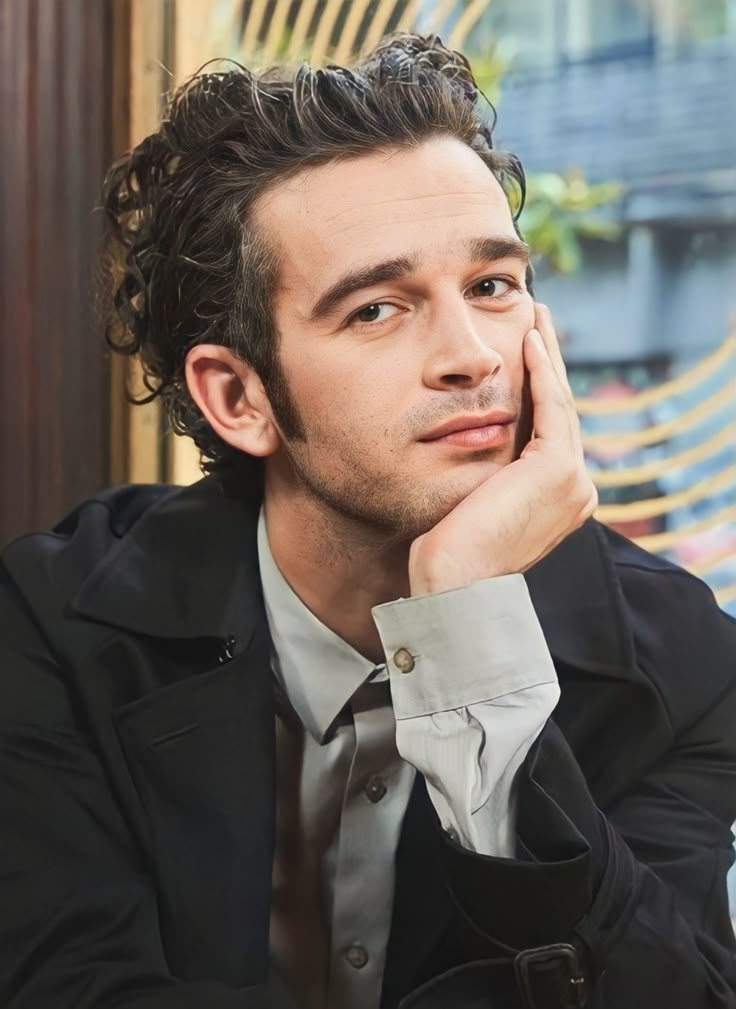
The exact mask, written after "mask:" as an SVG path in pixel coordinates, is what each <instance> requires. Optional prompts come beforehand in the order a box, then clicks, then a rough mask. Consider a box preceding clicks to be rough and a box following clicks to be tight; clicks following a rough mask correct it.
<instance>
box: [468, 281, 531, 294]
mask: <svg viewBox="0 0 736 1009" xmlns="http://www.w3.org/2000/svg"><path fill="white" fill-rule="evenodd" d="M478 289H480V296H481V297H483V298H502V297H503V296H504V295H505V294H509V293H510V292H511V291H518V290H519V285H518V284H516V283H514V282H513V281H511V280H504V279H503V278H502V277H486V279H485V280H479V281H478V283H477V284H474V285H473V287H471V291H475V290H478Z"/></svg>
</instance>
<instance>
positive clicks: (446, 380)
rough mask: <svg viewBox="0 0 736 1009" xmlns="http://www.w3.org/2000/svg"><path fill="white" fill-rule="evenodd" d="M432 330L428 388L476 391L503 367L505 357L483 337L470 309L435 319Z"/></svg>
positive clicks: (427, 379)
mask: <svg viewBox="0 0 736 1009" xmlns="http://www.w3.org/2000/svg"><path fill="white" fill-rule="evenodd" d="M435 327H436V328H435ZM433 328H435V334H434V336H433V342H434V347H433V350H432V352H431V353H430V354H429V356H428V357H427V360H426V362H425V367H424V384H425V385H426V386H427V387H428V388H430V389H445V390H446V389H473V388H475V387H476V386H479V385H482V384H483V383H485V382H488V381H489V380H490V379H493V378H494V377H495V376H496V375H497V374H498V372H499V371H500V370H501V368H502V367H503V358H502V357H501V355H500V354H499V353H498V351H497V350H494V348H493V347H492V346H490V345H489V343H488V340H487V333H485V339H484V338H482V336H481V334H480V332H479V331H478V328H477V326H476V325H474V320H473V319H472V318H471V315H470V309H469V308H468V307H467V306H465V305H464V306H463V307H462V308H461V309H460V310H459V311H458V309H457V308H455V310H454V311H453V312H452V314H451V315H449V314H448V315H445V316H444V318H442V319H439V318H437V319H435V320H434V322H433ZM486 328H487V327H486Z"/></svg>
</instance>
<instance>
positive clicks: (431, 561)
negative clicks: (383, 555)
mask: <svg viewBox="0 0 736 1009" xmlns="http://www.w3.org/2000/svg"><path fill="white" fill-rule="evenodd" d="M421 540H422V537H420V538H419V539H418V540H415V541H414V543H413V544H412V546H411V549H410V551H409V590H410V592H411V595H412V596H427V595H434V594H436V593H438V592H450V591H451V590H452V589H461V588H465V587H466V586H468V585H473V584H474V583H475V582H479V581H484V580H485V579H486V578H497V577H498V576H500V575H505V574H511V573H512V572H511V571H504V570H501V568H500V567H499V566H498V565H494V564H491V563H490V562H488V561H487V560H486V559H485V558H482V560H483V561H484V563H482V564H479V563H478V560H475V561H472V560H470V559H466V560H464V561H461V560H460V559H458V558H456V557H452V556H449V555H447V554H446V553H444V552H443V551H441V550H431V549H430V548H429V547H428V546H427V545H426V543H422V542H421Z"/></svg>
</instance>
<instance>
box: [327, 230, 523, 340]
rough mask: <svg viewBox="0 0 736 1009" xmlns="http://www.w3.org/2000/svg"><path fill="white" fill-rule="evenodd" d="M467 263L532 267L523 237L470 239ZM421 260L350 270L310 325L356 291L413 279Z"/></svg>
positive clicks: (329, 292) (404, 258)
mask: <svg viewBox="0 0 736 1009" xmlns="http://www.w3.org/2000/svg"><path fill="white" fill-rule="evenodd" d="M463 244H464V246H465V251H466V253H467V257H468V262H469V263H475V262H481V261H482V262H486V263H495V262H498V260H500V259H518V260H519V261H520V262H521V263H522V264H523V265H525V266H528V265H529V246H528V245H527V244H526V242H522V241H521V239H520V238H509V237H505V236H496V237H489V238H469V239H466V241H465V242H464V243H463ZM420 262H421V257H420V256H419V255H418V254H416V253H415V254H414V255H411V256H397V257H396V258H395V259H386V260H384V261H383V262H380V263H372V264H369V265H368V266H361V267H359V268H358V269H357V270H351V271H349V272H348V273H345V274H343V275H342V276H341V277H338V279H337V280H336V281H335V283H334V284H331V285H330V286H329V287H328V288H327V290H326V291H324V292H323V294H321V295H320V296H319V298H318V299H317V302H316V304H315V305H314V308H313V309H312V311H311V312H310V313H309V322H317V321H318V320H319V319H324V318H325V317H327V316H329V315H332V314H333V313H334V312H335V311H336V310H337V308H338V307H339V306H340V304H341V303H342V302H343V301H344V300H345V299H346V298H348V297H349V296H350V295H351V294H355V292H356V291H362V290H365V289H366V288H368V287H374V286H375V285H376V284H385V283H387V282H389V281H392V280H406V279H407V278H409V277H411V276H413V275H414V274H415V273H416V272H417V269H418V267H419V264H420Z"/></svg>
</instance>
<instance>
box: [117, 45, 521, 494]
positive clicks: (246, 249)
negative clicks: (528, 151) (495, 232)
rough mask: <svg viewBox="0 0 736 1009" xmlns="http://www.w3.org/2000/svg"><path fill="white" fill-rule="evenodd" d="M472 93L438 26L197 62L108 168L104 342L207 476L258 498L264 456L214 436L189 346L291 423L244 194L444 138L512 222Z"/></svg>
mask: <svg viewBox="0 0 736 1009" xmlns="http://www.w3.org/2000/svg"><path fill="white" fill-rule="evenodd" d="M479 94H480V92H479V90H478V87H477V85H476V83H475V79H474V77H473V73H472V70H471V68H470V64H469V63H468V61H467V59H466V58H465V57H464V56H463V55H462V54H461V53H457V52H453V51H452V50H450V49H447V48H446V47H445V46H444V45H443V43H442V42H441V40H440V39H439V38H438V37H437V36H434V35H430V36H427V37H425V36H420V35H415V34H406V33H399V34H395V35H392V36H389V37H388V38H386V39H384V40H383V41H382V42H381V43H380V44H379V45H378V46H377V47H376V48H375V49H374V50H373V52H371V53H370V54H369V55H368V56H366V57H365V58H364V59H363V60H362V61H361V62H359V63H357V64H356V65H355V66H354V67H352V68H351V69H348V68H344V67H338V66H328V67H327V68H325V69H323V70H322V69H319V70H314V69H312V68H311V67H309V66H307V65H302V66H300V67H298V68H297V69H295V70H291V71H289V70H287V69H285V68H275V69H270V70H267V71H264V72H262V73H260V74H258V75H256V74H253V73H251V72H250V71H249V70H248V69H246V68H245V67H242V66H240V65H239V64H233V65H232V68H229V69H227V70H226V71H223V72H214V73H213V72H208V70H207V67H205V68H204V70H203V71H200V72H199V73H197V74H195V76H193V77H192V78H191V79H190V80H189V81H187V83H185V84H184V85H183V86H182V87H181V88H179V90H178V91H176V93H175V94H174V95H173V96H172V98H171V100H170V103H169V106H168V109H167V112H166V114H165V117H164V119H163V121H162V123H161V126H160V128H159V129H158V130H157V131H156V132H155V133H153V134H151V136H149V137H146V139H145V140H143V141H142V143H140V144H138V146H137V147H134V148H133V149H132V150H131V151H129V152H128V153H127V154H126V155H125V157H123V158H122V159H121V160H119V161H118V162H116V163H115V164H114V165H113V166H112V168H111V169H110V171H109V173H108V175H107V177H106V179H105V183H104V189H103V206H104V209H105V211H106V216H107V220H108V222H109V241H108V244H107V257H106V259H107V270H106V278H107V304H108V305H109V311H108V312H107V313H106V315H107V326H106V335H107V341H108V344H109V345H110V346H111V347H112V348H113V350H115V351H119V352H120V353H123V354H127V355H138V356H139V358H140V362H141V365H142V369H143V375H144V381H145V384H146V388H147V390H148V393H149V395H147V396H145V397H144V398H142V399H139V400H137V401H136V402H150V401H151V400H152V399H154V398H156V397H159V396H160V397H161V398H162V401H163V403H164V406H165V409H166V413H167V415H168V419H169V422H170V424H171V426H172V428H173V430H174V431H176V432H177V433H180V434H188V435H190V436H191V437H192V438H193V439H194V441H195V443H196V445H197V446H198V448H199V450H200V452H201V456H202V467H203V470H204V471H205V472H214V473H216V474H217V475H218V477H219V478H220V479H221V480H222V482H223V484H225V483H226V481H227V482H228V483H229V484H230V486H234V487H235V488H236V489H237V490H238V492H239V493H240V494H241V495H244V496H248V495H250V496H253V495H255V497H256V498H259V497H260V494H261V492H262V491H261V488H262V462H261V461H260V460H258V459H255V458H252V457H250V456H247V455H245V453H243V452H240V451H237V450H236V449H234V448H232V447H231V446H229V445H227V444H226V443H225V442H223V441H222V440H221V439H220V438H219V437H218V436H217V435H216V434H215V432H214V431H213V430H212V429H211V428H210V426H209V425H208V423H207V422H206V420H205V419H204V417H203V415H202V414H201V412H200V410H199V409H198V407H197V406H196V404H195V402H194V400H193V399H192V397H191V396H190V394H189V391H188V389H187V385H186V381H185V377H184V364H185V359H186V356H187V353H188V351H189V350H190V349H191V348H192V347H193V346H195V345H197V344H201V343H216V344H222V345H224V346H226V347H228V348H230V349H231V350H232V351H233V353H234V354H235V355H237V356H238V357H239V358H240V359H242V360H243V361H246V362H248V363H249V364H250V365H251V366H252V367H253V368H254V370H255V371H256V373H257V374H258V375H259V377H260V378H261V381H262V382H263V384H264V387H265V389H266V392H267V393H268V395H269V399H270V401H271V403H272V406H273V409H274V413H275V415H276V416H277V418H278V420H279V423H280V424H281V425H282V426H283V428H284V430H285V432H286V433H287V435H288V434H292V435H295V436H298V435H299V433H300V425H299V415H298V411H297V410H296V407H295V405H294V404H293V403H292V401H291V399H290V396H289V390H288V388H287V386H286V382H285V380H284V376H283V374H282V371H281V369H280V366H279V358H278V333H277V331H276V328H275V325H274V321H273V312H272V294H273V291H274V290H275V287H276V282H277V279H278V275H279V255H278V252H277V250H275V249H273V248H271V247H270V246H269V244H268V242H267V241H266V238H265V236H263V235H262V234H260V233H259V232H258V230H257V229H256V227H255V225H254V222H253V214H252V211H253V207H254V204H255V202H256V200H258V198H259V196H261V195H262V194H263V193H264V192H265V191H266V190H268V189H269V188H270V187H273V186H274V185H275V184H276V183H278V182H282V181H283V180H285V179H287V178H289V177H290V176H293V175H295V174H296V173H298V172H300V171H302V170H303V169H304V168H306V167H315V166H319V165H322V164H326V163H329V162H333V161H336V160H339V159H345V158H352V157H358V156H360V155H362V154H367V153H370V152H374V151H377V150H381V149H387V148H394V147H415V146H417V145H418V144H420V143H422V142H424V141H425V140H427V139H429V138H430V137H433V136H437V135H448V136H452V137H456V138H458V139H460V140H461V141H463V142H464V143H466V144H467V145H468V146H469V147H471V148H472V149H473V150H474V151H476V153H477V154H478V155H479V156H480V157H481V158H482V160H483V161H484V162H485V164H486V165H487V166H488V168H489V169H490V171H491V172H492V173H493V175H494V176H495V177H496V178H497V179H498V181H499V182H500V184H501V185H502V186H503V188H504V190H505V191H506V193H507V196H508V198H509V200H510V202H511V203H512V207H513V209H514V210H515V211H516V213H515V219H516V217H517V216H518V213H519V212H520V210H521V207H522V205H523V200H524V188H525V187H524V173H523V170H522V168H521V165H520V164H519V162H518V160H517V159H516V158H515V157H514V156H513V155H509V154H502V153H499V152H497V151H494V150H493V146H492V138H491V131H492V128H493V124H494V122H495V113H494V111H493V108H492V106H490V103H488V105H487V108H486V109H485V110H484V112H480V111H479V110H478V99H479ZM489 111H490V113H491V115H490V123H489V115H488V113H489ZM111 289H112V297H110V290H111Z"/></svg>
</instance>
